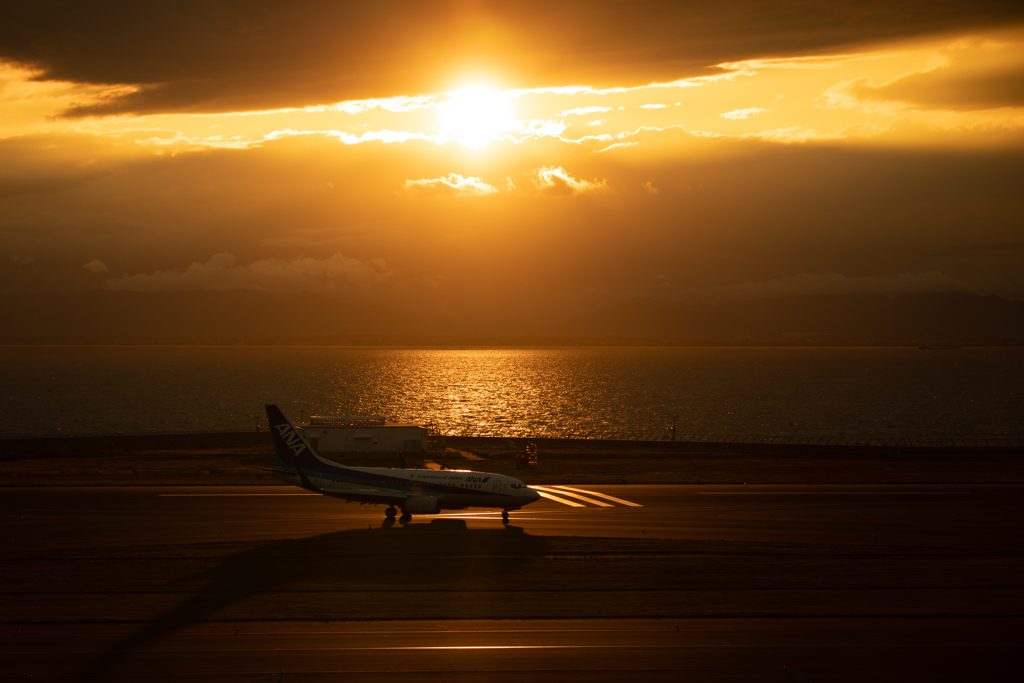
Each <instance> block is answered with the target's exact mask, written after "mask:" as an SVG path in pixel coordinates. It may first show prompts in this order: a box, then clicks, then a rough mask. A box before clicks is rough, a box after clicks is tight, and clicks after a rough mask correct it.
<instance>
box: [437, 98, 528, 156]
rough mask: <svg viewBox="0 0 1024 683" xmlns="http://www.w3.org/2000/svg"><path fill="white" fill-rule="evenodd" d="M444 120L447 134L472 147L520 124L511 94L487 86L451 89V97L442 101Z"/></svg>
mask: <svg viewBox="0 0 1024 683" xmlns="http://www.w3.org/2000/svg"><path fill="white" fill-rule="evenodd" d="M441 123H442V126H443V133H444V134H445V135H448V136H450V137H453V138H455V139H456V140H458V141H459V142H461V143H462V144H464V145H468V146H471V147H477V146H480V145H482V144H485V143H487V142H490V141H491V140H493V139H495V138H498V137H501V136H502V135H503V134H504V133H505V132H507V131H510V130H514V129H515V128H516V125H517V122H516V121H515V120H514V119H513V118H512V107H511V104H510V103H509V98H508V96H507V95H506V94H505V93H501V92H497V91H495V90H491V89H490V88H484V87H477V88H466V89H464V90H458V91H456V92H452V93H448V101H447V102H445V103H443V104H442V105H441Z"/></svg>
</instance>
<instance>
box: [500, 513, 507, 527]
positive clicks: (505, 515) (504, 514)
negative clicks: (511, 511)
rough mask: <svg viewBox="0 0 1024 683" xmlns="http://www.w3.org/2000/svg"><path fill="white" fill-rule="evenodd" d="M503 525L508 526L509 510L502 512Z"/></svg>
mask: <svg viewBox="0 0 1024 683" xmlns="http://www.w3.org/2000/svg"><path fill="white" fill-rule="evenodd" d="M501 523H502V524H504V525H505V526H508V510H502V511H501Z"/></svg>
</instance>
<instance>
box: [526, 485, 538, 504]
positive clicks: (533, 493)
mask: <svg viewBox="0 0 1024 683" xmlns="http://www.w3.org/2000/svg"><path fill="white" fill-rule="evenodd" d="M526 490H527V491H529V492H530V495H529V498H530V502H531V503H532V502H533V501H535V500H540V494H539V493H537V492H536V491H534V490H533V489H531V488H528V489H526Z"/></svg>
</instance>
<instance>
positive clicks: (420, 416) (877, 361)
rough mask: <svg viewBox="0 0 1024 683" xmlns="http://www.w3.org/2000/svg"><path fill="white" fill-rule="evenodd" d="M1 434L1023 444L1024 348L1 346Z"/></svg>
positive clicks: (13, 436)
mask: <svg viewBox="0 0 1024 683" xmlns="http://www.w3.org/2000/svg"><path fill="white" fill-rule="evenodd" d="M0 383H2V387H3V391H2V395H0V438H24V437H55V436H80V435H81V436H84V435H113V434H171V433H208V432H239V431H255V430H256V429H262V430H265V429H266V428H267V427H266V417H265V414H264V411H263V406H264V404H265V403H277V404H279V405H280V406H281V407H282V408H283V409H284V411H285V412H286V414H288V415H289V416H290V417H291V418H292V419H293V421H295V422H303V421H305V420H308V418H309V417H310V416H311V415H338V414H344V413H357V414H376V415H382V416H385V417H386V418H387V419H389V420H391V421H394V422H402V423H410V422H412V423H421V424H428V423H429V424H432V425H434V426H436V427H437V429H438V430H439V431H440V432H441V433H444V434H448V435H461V436H490V437H529V438H546V437H549V438H550V437H569V438H591V439H630V440H661V439H672V438H675V439H676V440H689V441H725V442H782V443H822V444H824V443H833V444H836V443H847V444H852V443H865V444H878V445H885V444H889V445H899V444H910V445H1021V444H1022V439H1024V410H1022V409H1024V348H963V349H928V350H921V349H917V348H774V347H773V348H745V347H744V348H735V347H734V348H718V347H715V348H701V347H672V348H634V347H629V348H606V347H583V348H577V347H573V348H510V349H492V348H451V349H435V348H430V349H416V348H379V347H333V346H331V347H328V346H323V347H282V346H275V347H270V346H250V347H245V346H238V347H236V346H193V347H186V346H3V347H0Z"/></svg>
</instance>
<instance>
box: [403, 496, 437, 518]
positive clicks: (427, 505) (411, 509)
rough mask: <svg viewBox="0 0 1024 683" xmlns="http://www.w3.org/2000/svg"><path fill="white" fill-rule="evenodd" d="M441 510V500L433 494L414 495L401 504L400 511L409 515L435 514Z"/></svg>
mask: <svg viewBox="0 0 1024 683" xmlns="http://www.w3.org/2000/svg"><path fill="white" fill-rule="evenodd" d="M440 511H441V501H439V500H438V499H437V498H435V497H434V496H416V497H415V498H409V499H407V500H406V501H405V503H404V504H403V505H402V512H405V513H407V514H410V515H436V514H437V513H438V512H440Z"/></svg>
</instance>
